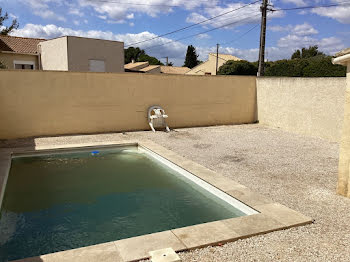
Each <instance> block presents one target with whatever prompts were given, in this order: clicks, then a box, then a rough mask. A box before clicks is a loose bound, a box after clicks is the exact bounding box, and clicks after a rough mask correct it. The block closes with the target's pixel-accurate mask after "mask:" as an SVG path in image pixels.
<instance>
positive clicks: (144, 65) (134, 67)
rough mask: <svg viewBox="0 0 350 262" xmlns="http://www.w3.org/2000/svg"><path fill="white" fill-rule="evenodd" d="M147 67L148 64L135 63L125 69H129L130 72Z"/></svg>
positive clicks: (125, 66)
mask: <svg viewBox="0 0 350 262" xmlns="http://www.w3.org/2000/svg"><path fill="white" fill-rule="evenodd" d="M146 66H149V63H148V62H135V63H129V64H126V65H124V68H125V69H129V70H133V69H134V70H138V69H140V68H144V67H146Z"/></svg>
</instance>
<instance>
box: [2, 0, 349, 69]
mask: <svg viewBox="0 0 350 262" xmlns="http://www.w3.org/2000/svg"><path fill="white" fill-rule="evenodd" d="M344 1H346V0H331V1H329V0H328V1H322V0H275V1H273V2H271V4H273V6H274V8H275V9H278V8H290V7H303V6H310V5H313V6H314V5H326V4H334V3H340V2H344ZM348 1H349V3H350V0H348ZM250 2H251V1H248V0H242V1H238V0H232V1H229V0H221V1H220V0H207V1H205V0H70V1H68V0H20V1H19V0H0V7H2V8H3V10H4V11H7V12H8V13H9V14H10V16H11V17H12V18H14V17H16V18H17V19H18V21H19V23H20V27H19V29H18V30H17V31H16V32H14V33H13V34H14V35H17V36H25V37H39V38H54V37H58V36H61V35H78V36H85V37H93V38H103V39H111V40H119V41H123V42H125V43H126V44H128V43H134V42H138V41H142V40H145V39H149V38H152V37H155V36H158V35H161V34H164V33H166V32H169V31H173V30H176V29H178V28H181V27H185V26H188V25H191V24H193V23H196V22H200V21H202V20H205V19H207V18H210V17H213V16H216V15H219V14H222V13H225V12H227V11H230V10H234V9H237V8H239V7H242V6H244V5H246V4H248V3H250ZM259 6H260V3H256V4H253V5H250V6H248V7H245V8H241V9H240V10H238V11H236V12H232V13H230V14H227V15H224V16H221V17H220V18H218V19H213V20H211V21H210V22H207V23H204V24H201V25H200V26H196V27H192V28H191V29H189V30H184V31H181V32H179V33H176V34H172V35H167V36H165V37H161V38H157V39H154V40H152V41H148V42H144V43H142V44H139V45H138V46H139V47H141V48H144V49H145V50H146V52H147V53H149V54H150V55H153V56H156V57H157V58H158V59H161V60H162V61H164V59H163V58H162V57H165V56H169V60H170V61H173V62H174V63H175V65H182V64H183V61H184V56H185V53H186V48H187V45H189V44H192V45H194V46H195V47H196V49H197V52H198V54H199V55H200V59H201V60H206V59H207V57H208V53H209V52H213V51H214V50H215V46H216V44H217V43H219V44H221V47H220V52H221V53H229V54H233V55H235V56H237V57H240V58H242V59H247V60H250V61H256V60H257V58H258V47H259V33H260V26H259V25H258V24H259V22H260V12H259ZM227 24H231V25H229V26H224V25H227ZM349 24H350V4H349V5H344V6H339V7H332V8H320V9H305V10H296V11H280V12H274V13H272V14H270V15H269V19H268V27H267V28H268V31H267V59H268V60H276V59H282V58H288V57H290V55H291V54H292V52H293V51H294V50H295V49H297V48H301V47H305V46H309V45H315V44H317V45H319V49H320V50H321V51H323V52H325V53H327V54H334V52H337V51H339V50H340V49H343V48H345V47H349V46H350V29H349V28H350V26H349ZM222 26H224V27H222ZM216 27H222V28H221V29H218V30H214V31H212V32H208V33H206V34H201V35H198V36H196V37H192V38H188V39H184V40H181V41H179V42H170V40H172V39H179V38H182V37H186V36H190V35H193V34H197V33H201V32H203V31H206V30H210V29H213V28H216ZM252 28H254V29H252ZM250 29H252V30H251V31H250V32H249V33H247V34H245V33H246V32H247V31H248V30H250ZM243 34H245V35H244V36H243V37H242V35H243ZM168 42H170V43H168ZM160 44H164V45H162V46H159V45H160ZM152 46H156V47H154V48H152Z"/></svg>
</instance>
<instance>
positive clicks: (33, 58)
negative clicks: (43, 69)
mask: <svg viewBox="0 0 350 262" xmlns="http://www.w3.org/2000/svg"><path fill="white" fill-rule="evenodd" d="M14 61H29V62H34V63H35V69H38V56H37V55H20V54H13V53H0V62H2V63H3V64H4V65H5V66H6V67H7V69H15V68H14V64H13V62H14Z"/></svg>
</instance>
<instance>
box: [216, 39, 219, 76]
mask: <svg viewBox="0 0 350 262" xmlns="http://www.w3.org/2000/svg"><path fill="white" fill-rule="evenodd" d="M219 46H220V45H219V44H216V69H215V75H217V74H218V66H219Z"/></svg>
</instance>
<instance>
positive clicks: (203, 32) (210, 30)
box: [143, 14, 260, 50]
mask: <svg viewBox="0 0 350 262" xmlns="http://www.w3.org/2000/svg"><path fill="white" fill-rule="evenodd" d="M255 16H260V14H258V15H255ZM255 16H253V17H255ZM235 17H240V16H235ZM235 17H232V18H235ZM251 18H252V17H251V16H249V17H246V18H244V19H242V20H239V21H235V22H232V23H228V24H224V25H222V26H219V27H214V28H212V29H209V30H206V31H202V32H199V33H196V34H192V35H188V36H185V37H181V38H178V39H175V40H171V41H168V42H166V43H163V44H159V45H154V46H149V47H146V48H143V49H144V50H149V49H152V48H155V47H160V46H163V45H166V44H169V43H172V42H179V41H180V40H183V39H187V38H192V37H195V36H198V35H202V34H205V33H208V32H212V31H215V30H218V29H220V28H224V27H227V26H230V25H234V24H238V23H241V22H242V21H245V20H247V19H251Z"/></svg>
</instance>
